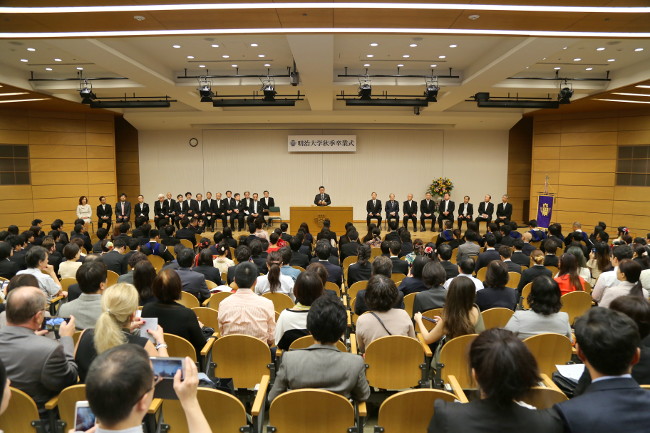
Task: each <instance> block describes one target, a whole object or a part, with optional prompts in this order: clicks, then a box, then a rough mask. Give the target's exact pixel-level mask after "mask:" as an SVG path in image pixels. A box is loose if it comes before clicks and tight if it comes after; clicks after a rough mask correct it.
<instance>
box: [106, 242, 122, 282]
mask: <svg viewBox="0 0 650 433" xmlns="http://www.w3.org/2000/svg"><path fill="white" fill-rule="evenodd" d="M125 250H126V243H125V242H124V240H122V239H115V240H114V241H113V249H111V250H110V251H109V252H107V253H105V254H104V255H102V262H104V264H105V265H106V267H107V268H108V270H109V271H113V272H115V273H116V274H117V275H122V274H126V272H127V270H128V263H127V259H126V256H125V255H124V251H125Z"/></svg>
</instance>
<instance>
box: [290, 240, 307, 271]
mask: <svg viewBox="0 0 650 433" xmlns="http://www.w3.org/2000/svg"><path fill="white" fill-rule="evenodd" d="M289 246H290V247H291V260H290V261H289V265H291V266H300V267H301V268H303V269H306V268H307V266H309V256H308V255H307V254H303V253H301V252H300V239H298V238H297V237H296V236H294V237H292V238H291V240H290V241H289Z"/></svg>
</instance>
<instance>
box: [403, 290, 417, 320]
mask: <svg viewBox="0 0 650 433" xmlns="http://www.w3.org/2000/svg"><path fill="white" fill-rule="evenodd" d="M415 295H416V293H409V294H408V295H406V296H404V311H406V312H407V313H408V315H409V317H413V302H415Z"/></svg>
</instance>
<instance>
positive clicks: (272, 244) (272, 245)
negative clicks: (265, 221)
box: [266, 233, 282, 253]
mask: <svg viewBox="0 0 650 433" xmlns="http://www.w3.org/2000/svg"><path fill="white" fill-rule="evenodd" d="M279 241H280V235H279V234H277V233H271V236H269V247H268V248H267V250H266V252H267V253H271V252H273V251H277V250H279V249H280V248H282V247H281V246H280V243H279Z"/></svg>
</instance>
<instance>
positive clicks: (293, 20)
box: [267, 9, 334, 28]
mask: <svg viewBox="0 0 650 433" xmlns="http://www.w3.org/2000/svg"><path fill="white" fill-rule="evenodd" d="M267 12H268V13H269V14H270V13H273V14H275V12H276V11H267ZM277 15H278V17H279V19H280V23H281V27H285V28H292V27H293V28H306V27H334V10H333V9H313V10H310V11H303V10H301V9H279V10H277Z"/></svg>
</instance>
